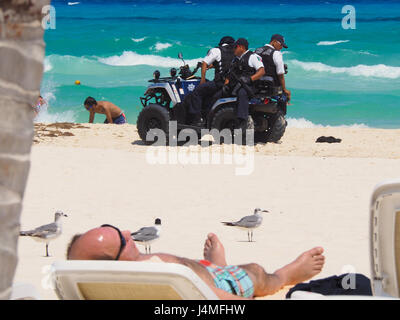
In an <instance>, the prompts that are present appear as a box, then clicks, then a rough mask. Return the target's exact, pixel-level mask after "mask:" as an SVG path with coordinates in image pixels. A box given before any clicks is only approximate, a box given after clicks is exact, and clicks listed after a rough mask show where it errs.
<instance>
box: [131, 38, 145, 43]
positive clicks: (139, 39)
mask: <svg viewBox="0 0 400 320" xmlns="http://www.w3.org/2000/svg"><path fill="white" fill-rule="evenodd" d="M146 39H147V37H143V38H137V39H135V38H131V40H132V41H133V42H142V41H144V40H146Z"/></svg>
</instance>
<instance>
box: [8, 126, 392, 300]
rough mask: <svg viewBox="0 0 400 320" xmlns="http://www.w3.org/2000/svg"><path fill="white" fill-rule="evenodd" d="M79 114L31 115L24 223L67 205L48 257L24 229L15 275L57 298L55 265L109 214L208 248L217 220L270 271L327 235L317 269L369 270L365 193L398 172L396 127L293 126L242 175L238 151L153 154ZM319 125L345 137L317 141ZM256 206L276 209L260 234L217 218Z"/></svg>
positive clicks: (123, 129)
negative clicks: (196, 160)
mask: <svg viewBox="0 0 400 320" xmlns="http://www.w3.org/2000/svg"><path fill="white" fill-rule="evenodd" d="M75 126H76V125H75ZM79 126H80V128H71V125H70V126H67V127H65V125H58V128H56V127H55V126H45V125H36V130H37V134H36V136H35V138H34V139H35V142H34V147H33V149H32V165H31V171H30V175H29V180H28V185H27V190H26V194H25V199H24V207H23V212H22V216H21V227H22V229H23V230H25V229H31V228H33V227H36V226H39V225H42V224H45V223H49V222H50V221H51V220H53V218H54V212H55V211H56V210H58V209H59V210H63V211H64V212H65V213H67V214H68V218H65V220H64V230H63V234H62V235H61V237H60V238H59V239H57V240H55V241H54V242H52V243H51V244H50V247H49V250H50V254H51V255H52V257H50V258H45V257H44V253H45V245H44V244H41V243H37V242H35V241H33V240H32V239H29V238H20V241H19V264H18V269H17V274H16V277H15V281H16V282H28V283H32V284H34V285H35V286H36V287H37V289H38V290H39V292H40V294H41V296H42V298H45V299H55V298H56V295H55V293H54V291H53V290H51V288H48V283H49V276H48V271H49V266H50V265H51V263H53V262H54V261H59V260H64V259H65V252H66V248H67V244H68V242H69V240H70V238H71V237H72V236H73V235H74V234H75V233H81V232H85V231H87V230H88V229H90V228H93V227H97V226H100V225H101V224H104V223H110V224H114V225H116V226H119V227H120V228H121V229H122V230H132V231H133V230H136V229H138V228H140V227H142V226H146V225H151V224H152V223H153V222H154V219H155V218H161V219H162V221H163V230H162V238H161V240H160V241H158V242H156V243H154V245H153V246H152V249H153V252H169V253H173V254H176V255H180V256H186V257H189V258H194V259H197V258H201V255H202V249H203V243H204V240H205V238H206V235H207V233H208V232H215V233H216V234H217V235H219V237H220V239H221V241H222V242H223V243H224V245H225V248H226V253H227V260H228V263H231V264H243V263H249V262H257V263H260V264H261V265H262V266H264V267H265V269H266V270H267V271H269V272H273V271H274V270H276V269H277V268H279V267H281V266H283V265H284V264H286V263H288V262H290V261H292V260H293V259H295V258H296V257H297V256H298V255H299V254H300V253H302V252H303V251H305V250H308V249H310V248H312V247H314V246H323V247H324V248H325V254H326V258H327V259H326V265H325V268H324V270H323V272H322V273H321V274H320V275H318V276H317V277H316V278H321V277H327V276H331V275H334V274H341V273H344V272H349V271H353V272H354V271H355V272H358V273H363V274H365V275H367V276H369V272H370V265H369V242H368V239H369V228H368V227H369V201H370V196H371V193H372V190H373V187H374V186H375V185H376V184H377V183H379V182H381V181H383V180H386V179H393V178H397V177H399V172H400V161H399V160H398V159H399V157H400V130H379V129H352V128H313V129H295V128H289V129H288V130H287V133H286V135H285V136H284V138H283V140H282V143H280V144H268V145H257V146H256V147H255V151H256V152H255V155H254V170H253V172H252V173H251V174H250V175H244V176H238V175H236V174H235V173H236V171H235V169H236V168H237V165H235V163H233V164H209V165H206V164H204V165H200V164H199V165H194V164H182V163H178V164H164V165H162V164H158V165H154V164H150V163H149V162H148V161H147V158H146V155H147V152H146V151H148V150H149V147H147V146H144V145H143V144H142V143H140V142H139V141H138V140H139V138H138V135H137V131H136V128H135V126H133V125H123V126H117V125H100V124H96V125H88V124H83V125H82V126H81V125H79ZM62 127H64V129H62ZM44 130H47V131H44ZM51 131H59V132H58V133H57V132H51ZM65 132H69V133H68V134H65ZM46 135H48V136H46ZM322 135H326V136H330V135H333V136H335V137H337V138H341V139H343V141H342V143H339V144H316V143H315V140H316V139H317V138H318V137H319V136H322ZM178 149H179V150H182V147H178ZM256 207H260V208H264V209H268V210H269V211H270V212H271V213H270V214H268V215H266V216H265V218H264V223H263V225H262V226H261V227H260V228H259V229H257V230H256V231H255V232H254V240H255V242H253V243H248V242H247V234H246V233H245V232H242V231H239V230H236V229H231V228H229V227H225V226H223V225H222V224H221V223H220V221H227V220H236V219H239V218H241V217H242V216H244V215H248V214H251V213H252V211H253V210H254V208H256ZM140 249H141V250H142V251H144V249H143V248H142V247H140ZM346 266H347V267H346ZM348 266H352V268H354V269H349V267H348ZM284 294H285V290H282V291H281V292H279V293H277V294H276V295H274V296H272V297H266V298H267V299H279V298H282V297H284Z"/></svg>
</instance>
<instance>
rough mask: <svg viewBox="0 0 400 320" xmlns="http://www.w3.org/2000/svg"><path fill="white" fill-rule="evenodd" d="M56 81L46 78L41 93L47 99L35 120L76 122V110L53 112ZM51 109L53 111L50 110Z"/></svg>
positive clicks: (41, 121) (42, 121) (43, 121)
mask: <svg viewBox="0 0 400 320" xmlns="http://www.w3.org/2000/svg"><path fill="white" fill-rule="evenodd" d="M55 92H56V83H54V81H52V79H47V80H44V81H43V83H42V85H41V88H40V95H41V96H42V97H43V99H44V100H45V101H46V104H44V105H43V106H42V107H40V111H39V114H38V115H37V117H36V118H35V122H38V123H39V122H40V123H54V122H75V121H76V119H77V116H76V114H75V112H74V111H72V110H67V111H64V112H53V110H52V108H51V106H54V105H55V103H56V95H55ZM50 110H51V111H50Z"/></svg>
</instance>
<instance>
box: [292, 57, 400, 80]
mask: <svg viewBox="0 0 400 320" xmlns="http://www.w3.org/2000/svg"><path fill="white" fill-rule="evenodd" d="M290 62H291V63H292V64H294V65H296V66H299V67H301V68H302V69H304V70H306V71H317V72H330V73H336V74H337V73H346V74H349V75H351V76H361V77H377V78H385V79H397V78H400V67H393V66H387V65H384V64H377V65H372V66H367V65H363V64H359V65H357V66H353V67H332V66H329V65H326V64H323V63H321V62H302V61H299V60H291V61H290Z"/></svg>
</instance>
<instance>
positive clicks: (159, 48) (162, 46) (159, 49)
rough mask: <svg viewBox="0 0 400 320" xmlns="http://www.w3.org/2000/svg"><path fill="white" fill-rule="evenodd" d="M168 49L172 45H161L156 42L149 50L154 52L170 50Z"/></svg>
mask: <svg viewBox="0 0 400 320" xmlns="http://www.w3.org/2000/svg"><path fill="white" fill-rule="evenodd" d="M170 47H172V44H170V43H168V42H166V43H162V42H157V43H156V44H155V45H154V46H153V47H151V48H150V49H152V50H153V49H154V50H156V51H161V50H164V49H168V48H170Z"/></svg>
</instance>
